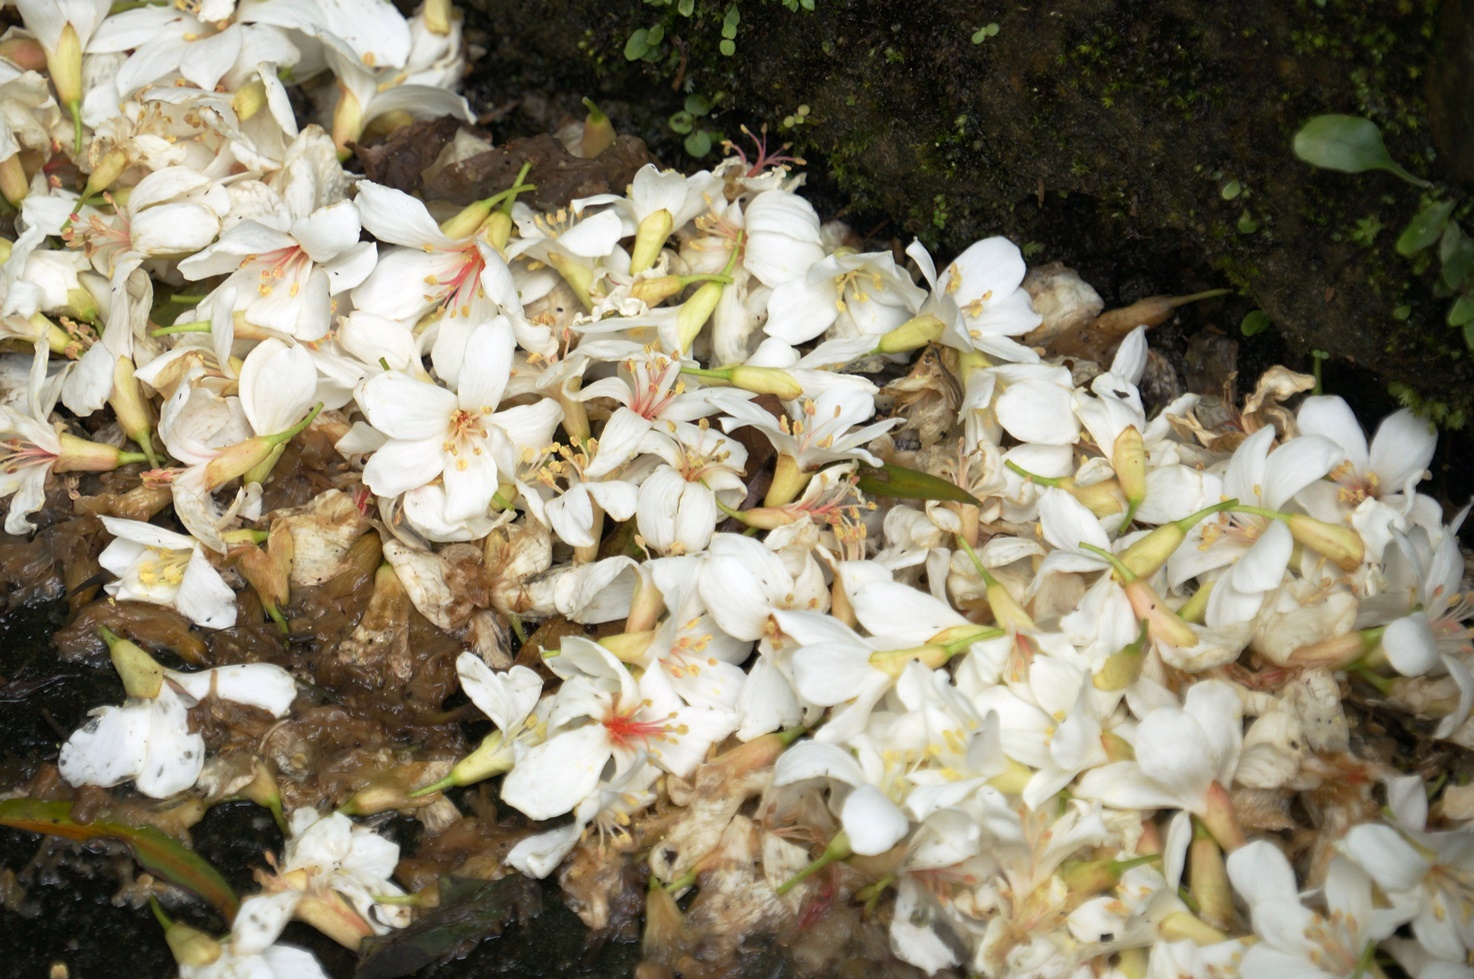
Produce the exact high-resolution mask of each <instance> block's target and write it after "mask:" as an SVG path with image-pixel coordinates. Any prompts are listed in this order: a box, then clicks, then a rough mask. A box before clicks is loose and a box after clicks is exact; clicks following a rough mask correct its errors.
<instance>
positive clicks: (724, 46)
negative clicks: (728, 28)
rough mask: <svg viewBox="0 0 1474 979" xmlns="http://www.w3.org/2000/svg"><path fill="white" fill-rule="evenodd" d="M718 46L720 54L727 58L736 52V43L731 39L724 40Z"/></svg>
mask: <svg viewBox="0 0 1474 979" xmlns="http://www.w3.org/2000/svg"><path fill="white" fill-rule="evenodd" d="M718 47H719V48H720V49H721V52H722V54H723V55H724V56H726V57H728V58H730V57H732V55H734V54H736V53H737V45H736V43H735V42H733V41H729V40H724V41H722V43H721V44H720V45H718Z"/></svg>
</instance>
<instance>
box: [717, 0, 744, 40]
mask: <svg viewBox="0 0 1474 979" xmlns="http://www.w3.org/2000/svg"><path fill="white" fill-rule="evenodd" d="M740 23H742V14H741V12H739V11H738V9H737V5H736V4H735V3H734V4H732V6H730V7H728V8H727V15H726V16H725V17H723V18H722V37H725V38H727V39H728V40H731V39H733V38H735V37H736V36H737V25H738V24H740Z"/></svg>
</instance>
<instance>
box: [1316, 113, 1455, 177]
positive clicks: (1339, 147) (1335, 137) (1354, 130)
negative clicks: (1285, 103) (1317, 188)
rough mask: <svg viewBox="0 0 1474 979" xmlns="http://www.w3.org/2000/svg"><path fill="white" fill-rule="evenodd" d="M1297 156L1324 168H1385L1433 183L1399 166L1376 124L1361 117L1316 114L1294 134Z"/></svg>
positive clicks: (1361, 170)
mask: <svg viewBox="0 0 1474 979" xmlns="http://www.w3.org/2000/svg"><path fill="white" fill-rule="evenodd" d="M1295 155H1296V156H1298V157H1299V158H1300V159H1302V160H1304V161H1305V162H1306V163H1309V164H1311V165H1313V166H1317V167H1320V168H1321V169H1323V170H1340V171H1342V172H1343V173H1362V172H1364V171H1366V170H1386V171H1387V172H1388V173H1391V174H1395V175H1396V176H1398V177H1400V178H1401V179H1403V180H1405V181H1407V182H1408V183H1410V184H1412V185H1413V186H1414V187H1430V186H1432V185H1431V184H1429V183H1428V181H1426V180H1420V179H1419V178H1417V177H1415V176H1413V175H1412V174H1410V173H1408V172H1407V171H1406V170H1404V169H1403V168H1402V167H1400V166H1398V164H1397V161H1396V160H1393V159H1392V155H1391V154H1390V153H1388V152H1387V144H1386V143H1384V142H1382V131H1381V130H1380V129H1378V128H1377V124H1376V123H1374V122H1372V121H1371V120H1370V119H1363V118H1361V117H1360V116H1338V115H1328V116H1316V117H1315V118H1314V119H1311V120H1310V121H1309V122H1307V123H1306V124H1305V125H1304V126H1303V127H1301V129H1300V131H1299V132H1298V133H1296V134H1295Z"/></svg>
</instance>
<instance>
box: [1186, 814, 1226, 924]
mask: <svg viewBox="0 0 1474 979" xmlns="http://www.w3.org/2000/svg"><path fill="white" fill-rule="evenodd" d="M1188 879H1189V881H1190V882H1191V890H1192V896H1193V898H1194V899H1195V900H1196V901H1197V902H1198V914H1199V916H1200V917H1201V918H1202V919H1203V920H1204V921H1205V922H1207V923H1208V924H1210V925H1212V926H1213V927H1215V928H1228V927H1229V926H1230V925H1232V924H1233V893H1232V891H1231V890H1230V888H1229V883H1228V869H1227V868H1226V867H1225V866H1224V863H1223V851H1222V850H1220V849H1219V848H1218V844H1217V842H1215V841H1214V839H1213V836H1212V834H1210V833H1208V832H1207V831H1206V830H1201V829H1200V831H1199V832H1195V833H1194V834H1193V841H1192V845H1191V846H1190V847H1189V848H1188Z"/></svg>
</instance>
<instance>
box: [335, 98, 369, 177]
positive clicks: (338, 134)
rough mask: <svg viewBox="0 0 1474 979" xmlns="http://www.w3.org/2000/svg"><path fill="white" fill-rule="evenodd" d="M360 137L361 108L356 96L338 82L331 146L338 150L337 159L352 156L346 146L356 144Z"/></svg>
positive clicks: (361, 130)
mask: <svg viewBox="0 0 1474 979" xmlns="http://www.w3.org/2000/svg"><path fill="white" fill-rule="evenodd" d="M362 135H363V106H361V105H359V103H358V96H356V95H354V94H353V92H352V91H351V90H349V88H348V86H346V85H344V84H343V83H342V82H339V83H338V104H337V105H335V106H334V107H333V145H334V146H336V147H337V148H338V159H340V160H346V159H348V157H350V156H352V155H353V151H352V150H350V149H349V148H348V144H349V143H355V142H357V141H358V137H360V136H362Z"/></svg>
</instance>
